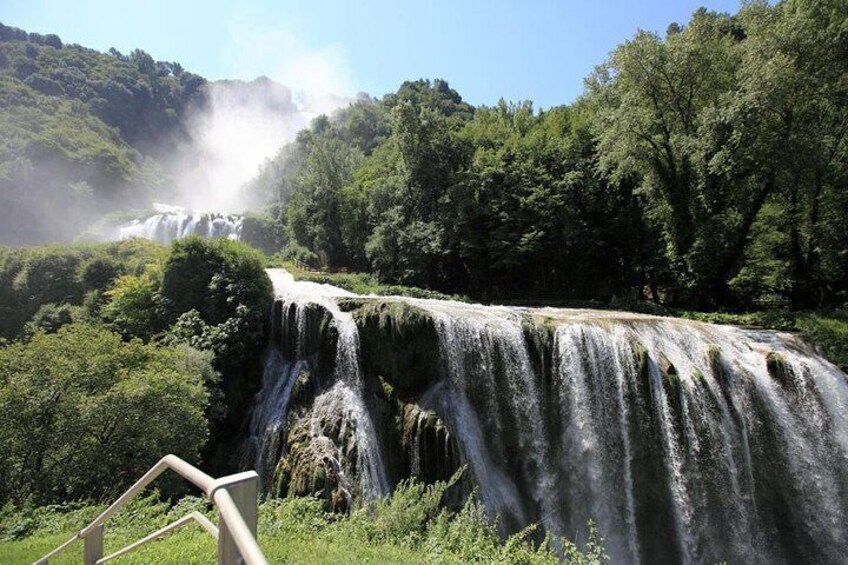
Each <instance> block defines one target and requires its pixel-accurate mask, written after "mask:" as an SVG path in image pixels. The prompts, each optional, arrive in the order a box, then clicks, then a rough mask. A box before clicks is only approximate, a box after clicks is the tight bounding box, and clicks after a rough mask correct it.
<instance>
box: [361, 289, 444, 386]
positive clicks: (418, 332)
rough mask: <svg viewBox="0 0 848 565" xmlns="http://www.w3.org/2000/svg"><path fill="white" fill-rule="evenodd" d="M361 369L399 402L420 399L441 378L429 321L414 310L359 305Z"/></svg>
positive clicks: (387, 304) (403, 306) (394, 305)
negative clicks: (387, 386) (384, 384)
mask: <svg viewBox="0 0 848 565" xmlns="http://www.w3.org/2000/svg"><path fill="white" fill-rule="evenodd" d="M353 316H354V320H356V325H357V327H358V328H359V336H360V342H361V344H362V345H361V347H362V357H361V359H362V368H363V372H364V373H365V374H367V375H374V376H380V377H382V378H383V379H384V380H385V381H387V382H388V383H390V384H391V386H392V389H393V391H394V394H395V395H397V397H398V398H401V399H407V400H408V399H412V398H415V397H417V396H419V395H421V394H422V393H423V392H424V391H425V390H426V389H427V387H429V386H431V385H432V384H434V383H436V382H438V380H439V379H440V377H441V367H440V366H439V354H438V351H439V338H438V335H437V333H436V328H435V325H434V322H433V319H432V318H431V317H430V316H429V315H428V314H427V312H425V311H424V310H422V309H420V308H417V307H415V306H412V305H409V304H405V303H398V302H386V301H379V300H378V301H373V302H369V303H366V304H364V305H362V306H361V307H360V308H358V309H357V310H356V311H355V312H354V314H353Z"/></svg>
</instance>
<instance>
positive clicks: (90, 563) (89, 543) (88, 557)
mask: <svg viewBox="0 0 848 565" xmlns="http://www.w3.org/2000/svg"><path fill="white" fill-rule="evenodd" d="M82 552H83V553H82V563H83V565H96V564H97V560H98V559H100V558H101V557H103V524H100V525H99V526H97V527H96V528H94V529H93V530H91V532H90V533H89V534H88V535H87V536H85V538H83V550H82Z"/></svg>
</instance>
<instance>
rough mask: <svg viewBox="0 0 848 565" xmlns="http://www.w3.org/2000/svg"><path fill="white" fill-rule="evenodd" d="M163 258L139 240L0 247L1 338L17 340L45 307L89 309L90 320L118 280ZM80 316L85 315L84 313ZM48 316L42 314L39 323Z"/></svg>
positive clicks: (162, 250) (156, 248) (160, 251)
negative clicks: (64, 306)
mask: <svg viewBox="0 0 848 565" xmlns="http://www.w3.org/2000/svg"><path fill="white" fill-rule="evenodd" d="M164 253H165V248H163V247H162V246H161V245H158V244H155V243H152V242H147V241H141V240H130V241H122V242H117V243H110V244H105V245H104V244H74V245H66V246H58V245H48V246H42V247H31V248H21V249H14V248H6V247H0V336H2V337H6V338H7V339H13V338H15V337H17V336H18V335H20V333H21V331H22V329H23V327H24V324H25V323H26V322H27V321H28V320H30V318H32V317H33V316H34V315H36V313H37V312H38V310H39V308H41V307H42V306H44V305H45V304H56V305H62V304H66V305H70V306H83V305H85V306H86V308H85V310H88V312H87V313H86V314H96V313H97V312H96V310H98V309H99V307H100V302H99V293H100V292H102V291H103V290H104V289H107V288H109V287H110V285H111V284H112V281H113V280H114V277H115V276H117V275H119V274H122V273H131V274H139V273H141V272H142V271H143V270H144V269H145V268H146V266H147V265H151V264H154V263H156V262H158V261H160V260H161V259H162V257H163V256H164ZM71 310H72V309H67V312H68V313H70V312H71ZM76 313H77V314H78V315H79V316H82V315H83V312H82V311H77V312H76ZM46 314H48V312H47V311H45V312H42V314H41V315H40V316H39V320H38V321H36V322H37V323H40V321H41V320H42V319H43V318H44V315H46ZM48 317H49V316H48ZM48 325H49V324H48Z"/></svg>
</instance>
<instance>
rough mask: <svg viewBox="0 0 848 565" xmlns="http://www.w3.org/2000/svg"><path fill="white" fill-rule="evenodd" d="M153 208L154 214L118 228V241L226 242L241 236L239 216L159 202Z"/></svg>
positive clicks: (240, 219)
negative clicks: (191, 238) (212, 239)
mask: <svg viewBox="0 0 848 565" xmlns="http://www.w3.org/2000/svg"><path fill="white" fill-rule="evenodd" d="M153 208H154V210H155V211H156V213H155V214H152V215H150V216H147V217H144V218H139V219H136V220H133V221H132V222H129V223H127V224H124V225H122V226H120V227H119V228H118V236H119V239H129V238H131V237H141V238H144V239H150V240H153V241H158V242H160V243H165V244H168V243H171V242H172V241H174V240H175V239H182V238H184V237H188V236H190V235H199V236H201V237H227V238H229V239H239V238H240V237H241V229H242V218H241V216H235V215H224V214H216V213H212V212H198V211H192V210H188V209H186V208H181V207H179V206H169V205H167V204H159V203H155V204H153Z"/></svg>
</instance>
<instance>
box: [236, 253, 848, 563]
mask: <svg viewBox="0 0 848 565" xmlns="http://www.w3.org/2000/svg"><path fill="white" fill-rule="evenodd" d="M269 275H270V276H271V278H272V280H273V282H274V285H275V290H276V293H277V295H278V301H277V302H276V304H275V307H274V311H273V313H272V326H273V328H274V330H273V335H274V338H273V343H272V345H271V346H270V347H269V351H268V358H267V362H266V370H265V375H264V377H263V379H264V380H263V387H262V389H261V391H260V393H259V394H258V396H257V399H256V404H255V408H254V412H253V415H252V420H251V426H250V433H251V437H250V442H249V443H250V446H251V454H252V455H251V463H252V464H253V465H255V467H256V468H257V471H258V472H259V473H260V476H261V479H262V488H263V491H264V492H266V493H270V494H272V495H286V494H309V495H316V496H320V497H323V498H324V499H325V500H326V501H327V504H328V506H329V507H332V508H336V509H345V508H349V507H350V505H351V504H354V503H355V501H356V500H367V499H369V498H373V497H376V496H381V495H384V494H386V493H388V492H389V491H390V489H391V487H392V486H393V485H395V484H397V482H398V481H399V480H401V479H403V478H406V477H408V476H418V477H419V478H420V479H422V480H435V479H444V478H447V477H449V476H450V475H451V474H452V473H453V472H454V471H455V470H456V469H457V468H459V466H461V465H467V471H466V477H467V479H468V484H467V488H468V489H471V488H474V489H476V493H477V496H478V497H479V498H480V499H481V501H482V502H483V504H484V505H485V507H486V508H487V511H488V512H489V513H490V515H491V516H492V517H493V518H497V519H498V520H499V524H500V525H501V527H502V528H503V529H504V531H505V533H506V532H512V531H517V530H519V529H521V528H523V527H525V526H527V525H528V524H531V523H538V524H540V525H541V526H542V527H543V529H544V532H546V533H548V534H550V535H553V536H565V537H567V538H569V539H576V540H577V541H578V542H580V541H581V540H583V539H585V532H586V524H587V521H588V520H590V519H591V520H594V521H595V522H596V524H597V527H598V531H599V533H600V534H601V535H602V536H603V538H604V540H605V547H606V550H607V553H608V554H609V555H610V557H611V559H612V562H613V563H714V562H718V561H727V562H731V563H735V562H745V563H790V562H809V563H812V562H816V563H844V562H846V557H845V555H846V554H848V522H846V518H848V496H846V495H848V380H847V379H846V375H845V374H843V373H842V372H841V371H839V369H838V368H836V367H835V366H834V365H832V364H830V363H829V362H827V361H826V360H825V359H823V358H822V357H821V356H820V355H819V354H818V353H817V352H816V351H815V350H814V349H813V348H812V347H811V346H809V345H808V344H806V343H805V342H803V341H801V340H800V339H798V338H796V337H795V336H793V335H790V334H785V333H779V332H773V331H758V330H747V329H741V328H737V327H732V326H716V325H710V324H705V323H700V322H693V321H687V320H681V319H671V318H664V317H656V316H648V315H641V314H631V313H623V312H607V311H591V310H567V309H553V308H513V307H498V306H482V305H476V304H464V303H458V302H448V301H437V300H423V299H413V298H405V297H376V296H358V295H353V294H351V293H349V292H346V291H343V290H341V289H338V288H334V287H331V286H327V285H319V284H315V283H308V282H296V281H294V280H293V279H292V277H291V276H290V275H289V274H288V273H286V272H285V271H282V270H279V269H271V270H269Z"/></svg>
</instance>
